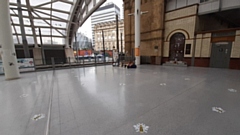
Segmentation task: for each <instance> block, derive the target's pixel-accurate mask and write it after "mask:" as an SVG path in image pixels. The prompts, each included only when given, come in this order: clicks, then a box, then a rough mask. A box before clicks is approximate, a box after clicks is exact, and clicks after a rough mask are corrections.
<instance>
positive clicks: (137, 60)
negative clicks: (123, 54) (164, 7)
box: [134, 0, 141, 65]
mask: <svg viewBox="0 0 240 135" xmlns="http://www.w3.org/2000/svg"><path fill="white" fill-rule="evenodd" d="M140 17H141V1H140V0H135V52H134V54H135V64H136V65H140V63H141V61H140V50H139V48H140V42H141V39H140V37H141V36H140V32H141V30H140V26H141V22H140V21H141V19H140Z"/></svg>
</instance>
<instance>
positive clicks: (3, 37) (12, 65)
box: [0, 0, 20, 80]
mask: <svg viewBox="0 0 240 135" xmlns="http://www.w3.org/2000/svg"><path fill="white" fill-rule="evenodd" d="M0 45H1V47H2V53H1V55H2V56H1V57H2V61H3V67H4V72H5V78H6V79H7V80H11V79H17V78H19V77H20V74H19V69H18V64H17V57H16V52H15V46H14V43H13V36H12V28H11V22H10V11H9V0H0Z"/></svg>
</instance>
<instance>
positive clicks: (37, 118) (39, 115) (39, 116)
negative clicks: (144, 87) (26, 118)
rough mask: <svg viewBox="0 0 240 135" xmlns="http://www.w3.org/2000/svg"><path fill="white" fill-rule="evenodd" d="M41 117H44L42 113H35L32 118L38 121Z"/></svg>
mask: <svg viewBox="0 0 240 135" xmlns="http://www.w3.org/2000/svg"><path fill="white" fill-rule="evenodd" d="M43 118H45V115H44V114H36V115H34V116H33V118H32V120H34V121H38V120H40V119H43Z"/></svg>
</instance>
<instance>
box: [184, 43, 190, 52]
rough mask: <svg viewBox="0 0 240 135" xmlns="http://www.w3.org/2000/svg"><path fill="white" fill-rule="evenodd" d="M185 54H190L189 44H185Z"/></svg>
mask: <svg viewBox="0 0 240 135" xmlns="http://www.w3.org/2000/svg"><path fill="white" fill-rule="evenodd" d="M185 54H191V44H186V51H185Z"/></svg>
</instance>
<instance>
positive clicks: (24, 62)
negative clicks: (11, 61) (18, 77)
mask: <svg viewBox="0 0 240 135" xmlns="http://www.w3.org/2000/svg"><path fill="white" fill-rule="evenodd" d="M17 62H18V67H19V71H20V72H28V71H35V66H34V61H33V58H22V59H17ZM0 74H4V68H3V64H2V60H0Z"/></svg>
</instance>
